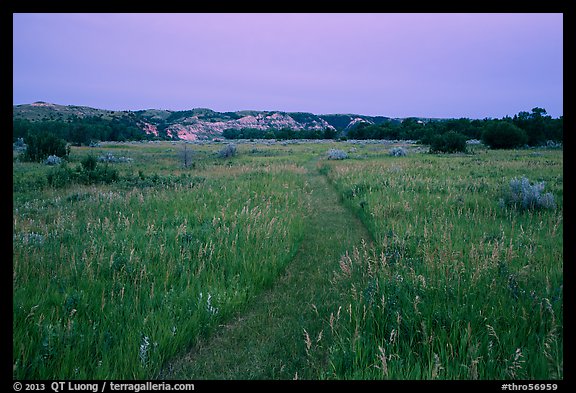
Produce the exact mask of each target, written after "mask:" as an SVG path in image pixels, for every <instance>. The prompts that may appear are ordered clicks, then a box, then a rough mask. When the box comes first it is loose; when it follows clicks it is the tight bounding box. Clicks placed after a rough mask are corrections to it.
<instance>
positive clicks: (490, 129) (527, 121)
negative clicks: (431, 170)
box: [347, 108, 563, 148]
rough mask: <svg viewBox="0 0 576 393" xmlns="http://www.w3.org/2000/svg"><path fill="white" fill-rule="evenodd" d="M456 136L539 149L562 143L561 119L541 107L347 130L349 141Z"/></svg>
mask: <svg viewBox="0 0 576 393" xmlns="http://www.w3.org/2000/svg"><path fill="white" fill-rule="evenodd" d="M447 133H451V135H452V134H458V135H461V136H463V137H464V138H466V139H478V140H482V141H483V142H484V143H485V144H486V145H488V146H490V147H492V148H513V147H519V146H524V145H528V146H539V145H542V144H545V143H546V142H547V141H549V140H551V141H554V142H562V141H563V117H560V118H557V119H553V118H552V117H551V116H549V115H547V113H546V110H545V109H542V108H533V109H532V111H531V112H520V113H518V114H517V115H514V117H510V116H506V117H504V118H502V119H484V120H477V119H475V120H470V119H467V118H461V119H447V120H432V121H427V122H424V121H421V120H419V119H417V118H407V119H404V120H403V121H402V122H401V123H398V122H394V121H387V122H384V123H381V124H369V123H360V124H358V125H357V126H356V127H354V128H352V129H351V130H349V131H348V133H347V137H348V138H349V139H402V140H416V141H419V142H420V143H423V144H427V145H432V144H433V142H434V141H435V140H437V139H438V137H439V136H443V135H445V134H447Z"/></svg>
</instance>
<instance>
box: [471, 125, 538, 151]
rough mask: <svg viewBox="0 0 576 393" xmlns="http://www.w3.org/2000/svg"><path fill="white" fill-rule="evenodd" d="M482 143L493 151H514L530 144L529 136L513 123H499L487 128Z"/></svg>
mask: <svg viewBox="0 0 576 393" xmlns="http://www.w3.org/2000/svg"><path fill="white" fill-rule="evenodd" d="M482 142H484V144H485V145H487V146H488V147H490V148H491V149H513V148H515V147H520V146H524V145H525V144H526V143H528V135H526V132H525V131H524V130H523V129H521V128H519V127H517V126H515V125H514V124H512V123H507V122H504V121H499V122H493V123H492V124H490V125H488V126H487V127H486V129H485V130H484V132H483V133H482Z"/></svg>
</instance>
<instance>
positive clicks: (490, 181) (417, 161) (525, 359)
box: [323, 151, 563, 379]
mask: <svg viewBox="0 0 576 393" xmlns="http://www.w3.org/2000/svg"><path fill="white" fill-rule="evenodd" d="M324 165H325V167H324V168H323V171H324V172H325V173H327V175H328V177H329V178H330V180H331V182H333V183H334V185H335V187H336V188H337V189H338V190H339V191H340V194H341V197H342V200H343V202H344V203H345V204H346V205H347V206H349V208H350V209H352V210H353V211H354V212H356V214H357V215H358V216H359V217H360V218H361V219H362V221H363V222H364V223H365V224H366V226H367V227H368V228H369V230H370V232H371V233H372V235H373V236H374V238H375V239H376V242H375V244H376V246H375V248H373V249H372V248H367V249H359V250H357V251H356V252H353V253H352V254H351V256H350V258H346V259H344V260H343V268H342V269H341V271H339V272H337V276H338V277H339V279H340V280H342V281H345V282H347V283H348V285H349V299H348V302H344V303H343V304H342V308H343V310H346V312H344V313H343V314H344V315H343V316H341V318H340V319H339V320H338V321H337V322H336V323H333V327H332V329H333V331H334V335H335V336H336V337H337V338H336V339H335V340H334V343H333V344H332V348H331V353H332V356H331V360H330V362H331V364H332V375H331V377H333V378H362V379H365V378H367V379H372V378H376V379H380V378H387V379H437V378H440V379H515V378H521V379H557V378H562V377H563V360H562V359H563V352H562V334H563V331H562V326H563V324H562V320H563V302H562V300H563V297H562V288H563V274H562V267H563V254H562V253H563V245H562V243H563V226H562V154H561V153H558V152H545V153H544V154H543V155H542V156H535V155H533V154H531V153H530V152H528V151H521V152H520V151H519V152H511V151H502V152H487V153H485V154H482V155H470V156H465V155H463V156H431V155H419V156H411V157H409V158H391V157H390V158H387V159H379V160H366V161H362V162H360V161H358V162H354V163H344V162H337V163H336V162H330V163H325V164H324ZM520 175H526V176H527V177H528V178H530V179H531V180H533V181H536V180H538V181H540V180H544V181H546V184H547V191H550V192H552V193H553V194H554V195H555V197H556V201H557V203H558V206H559V208H558V209H556V210H554V211H517V210H515V209H512V208H501V207H499V205H498V203H497V201H498V198H499V196H500V195H501V190H502V185H507V184H508V182H509V180H510V179H511V178H512V177H516V176H520ZM334 312H335V311H333V313H334ZM327 319H328V318H327Z"/></svg>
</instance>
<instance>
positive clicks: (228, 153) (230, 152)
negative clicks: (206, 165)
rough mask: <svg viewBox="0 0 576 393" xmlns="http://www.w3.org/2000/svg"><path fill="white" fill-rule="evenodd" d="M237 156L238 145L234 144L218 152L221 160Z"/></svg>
mask: <svg viewBox="0 0 576 393" xmlns="http://www.w3.org/2000/svg"><path fill="white" fill-rule="evenodd" d="M235 155H236V145H235V144H234V143H229V144H227V145H226V146H224V147H223V148H222V149H221V150H220V151H219V152H218V157H220V158H229V157H234V156H235Z"/></svg>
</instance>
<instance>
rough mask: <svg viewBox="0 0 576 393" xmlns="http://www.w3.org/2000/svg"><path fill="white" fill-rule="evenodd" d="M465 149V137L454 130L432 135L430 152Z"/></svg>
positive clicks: (453, 151)
mask: <svg viewBox="0 0 576 393" xmlns="http://www.w3.org/2000/svg"><path fill="white" fill-rule="evenodd" d="M465 151H466V137H465V136H464V135H462V134H460V133H458V132H456V131H448V132H447V133H445V134H442V135H435V136H433V137H432V140H431V143H430V153H456V152H465Z"/></svg>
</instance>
